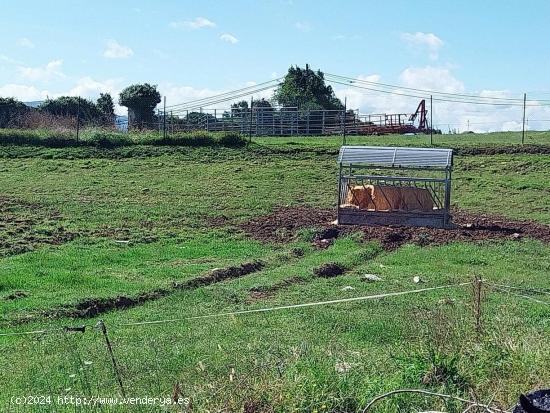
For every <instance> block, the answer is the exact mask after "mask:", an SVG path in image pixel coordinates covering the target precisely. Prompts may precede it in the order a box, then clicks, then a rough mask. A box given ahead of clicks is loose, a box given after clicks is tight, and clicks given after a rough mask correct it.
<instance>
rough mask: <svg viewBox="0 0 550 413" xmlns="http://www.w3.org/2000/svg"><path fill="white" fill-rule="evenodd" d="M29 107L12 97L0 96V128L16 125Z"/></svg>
mask: <svg viewBox="0 0 550 413" xmlns="http://www.w3.org/2000/svg"><path fill="white" fill-rule="evenodd" d="M29 110H30V109H29V108H28V107H27V106H26V105H25V104H24V103H22V102H20V101H19V100H17V99H14V98H2V97H0V128H9V127H15V126H18V125H19V124H20V123H21V121H22V119H21V118H22V117H23V116H24V115H26V114H27V113H28V111H29Z"/></svg>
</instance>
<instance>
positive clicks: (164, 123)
mask: <svg viewBox="0 0 550 413" xmlns="http://www.w3.org/2000/svg"><path fill="white" fill-rule="evenodd" d="M162 138H163V139H166V96H164V112H163V117H162Z"/></svg>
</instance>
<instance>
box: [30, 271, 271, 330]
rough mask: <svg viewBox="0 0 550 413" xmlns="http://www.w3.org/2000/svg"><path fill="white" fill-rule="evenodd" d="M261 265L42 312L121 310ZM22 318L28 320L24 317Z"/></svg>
mask: <svg viewBox="0 0 550 413" xmlns="http://www.w3.org/2000/svg"><path fill="white" fill-rule="evenodd" d="M263 267H264V264H263V263H262V262H260V261H253V262H250V263H245V264H242V265H239V266H233V267H227V268H216V269H214V270H212V271H210V272H209V273H208V274H206V275H203V276H200V277H196V278H193V279H191V280H188V281H185V282H182V283H173V284H172V285H171V286H170V287H168V288H159V289H156V290H154V291H148V292H145V293H142V294H139V295H136V296H124V295H119V296H116V297H106V298H90V299H86V300H82V301H79V302H77V303H76V304H73V305H67V306H63V307H60V308H56V309H52V310H47V311H45V312H43V313H42V315H43V316H45V317H48V318H60V317H70V318H88V317H95V316H97V315H99V314H103V313H106V312H108V311H112V310H123V309H126V308H130V307H135V306H137V305H141V304H144V303H146V302H148V301H154V300H158V299H160V298H162V297H165V296H167V295H169V294H172V293H174V292H175V291H179V290H193V289H195V288H199V287H203V286H206V285H211V284H215V283H218V282H221V281H225V280H229V279H234V278H239V277H242V276H245V275H248V274H251V273H253V272H256V271H260V270H261V269H262V268H263ZM24 321H30V320H29V319H25V320H24Z"/></svg>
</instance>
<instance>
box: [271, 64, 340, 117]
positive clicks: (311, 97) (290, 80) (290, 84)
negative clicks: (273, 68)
mask: <svg viewBox="0 0 550 413" xmlns="http://www.w3.org/2000/svg"><path fill="white" fill-rule="evenodd" d="M274 98H275V100H276V101H277V103H279V104H280V105H282V106H286V107H289V106H297V107H298V108H299V109H309V110H319V109H329V110H341V109H343V108H344V105H343V104H342V102H341V101H340V99H338V98H337V97H336V96H335V95H334V90H332V87H331V86H330V85H326V84H325V76H324V74H323V72H321V71H320V70H318V71H317V72H314V71H313V70H311V69H310V68H309V66H307V65H306V68H305V69H302V68H301V67H298V66H296V67H294V66H291V67H290V68H289V69H288V73H287V74H286V76H285V79H284V80H283V82H282V83H281V84H280V85H279V87H278V88H277V90H276V91H275V94H274Z"/></svg>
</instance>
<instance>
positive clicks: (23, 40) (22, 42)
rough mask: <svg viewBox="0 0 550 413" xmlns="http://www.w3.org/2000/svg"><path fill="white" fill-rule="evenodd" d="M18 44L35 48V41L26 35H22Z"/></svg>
mask: <svg viewBox="0 0 550 413" xmlns="http://www.w3.org/2000/svg"><path fill="white" fill-rule="evenodd" d="M17 44H18V45H19V46H20V47H25V48H27V49H34V47H35V45H34V43H33V42H32V41H31V40H30V39H28V38H26V37H21V38H20V39H19V40H17Z"/></svg>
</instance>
